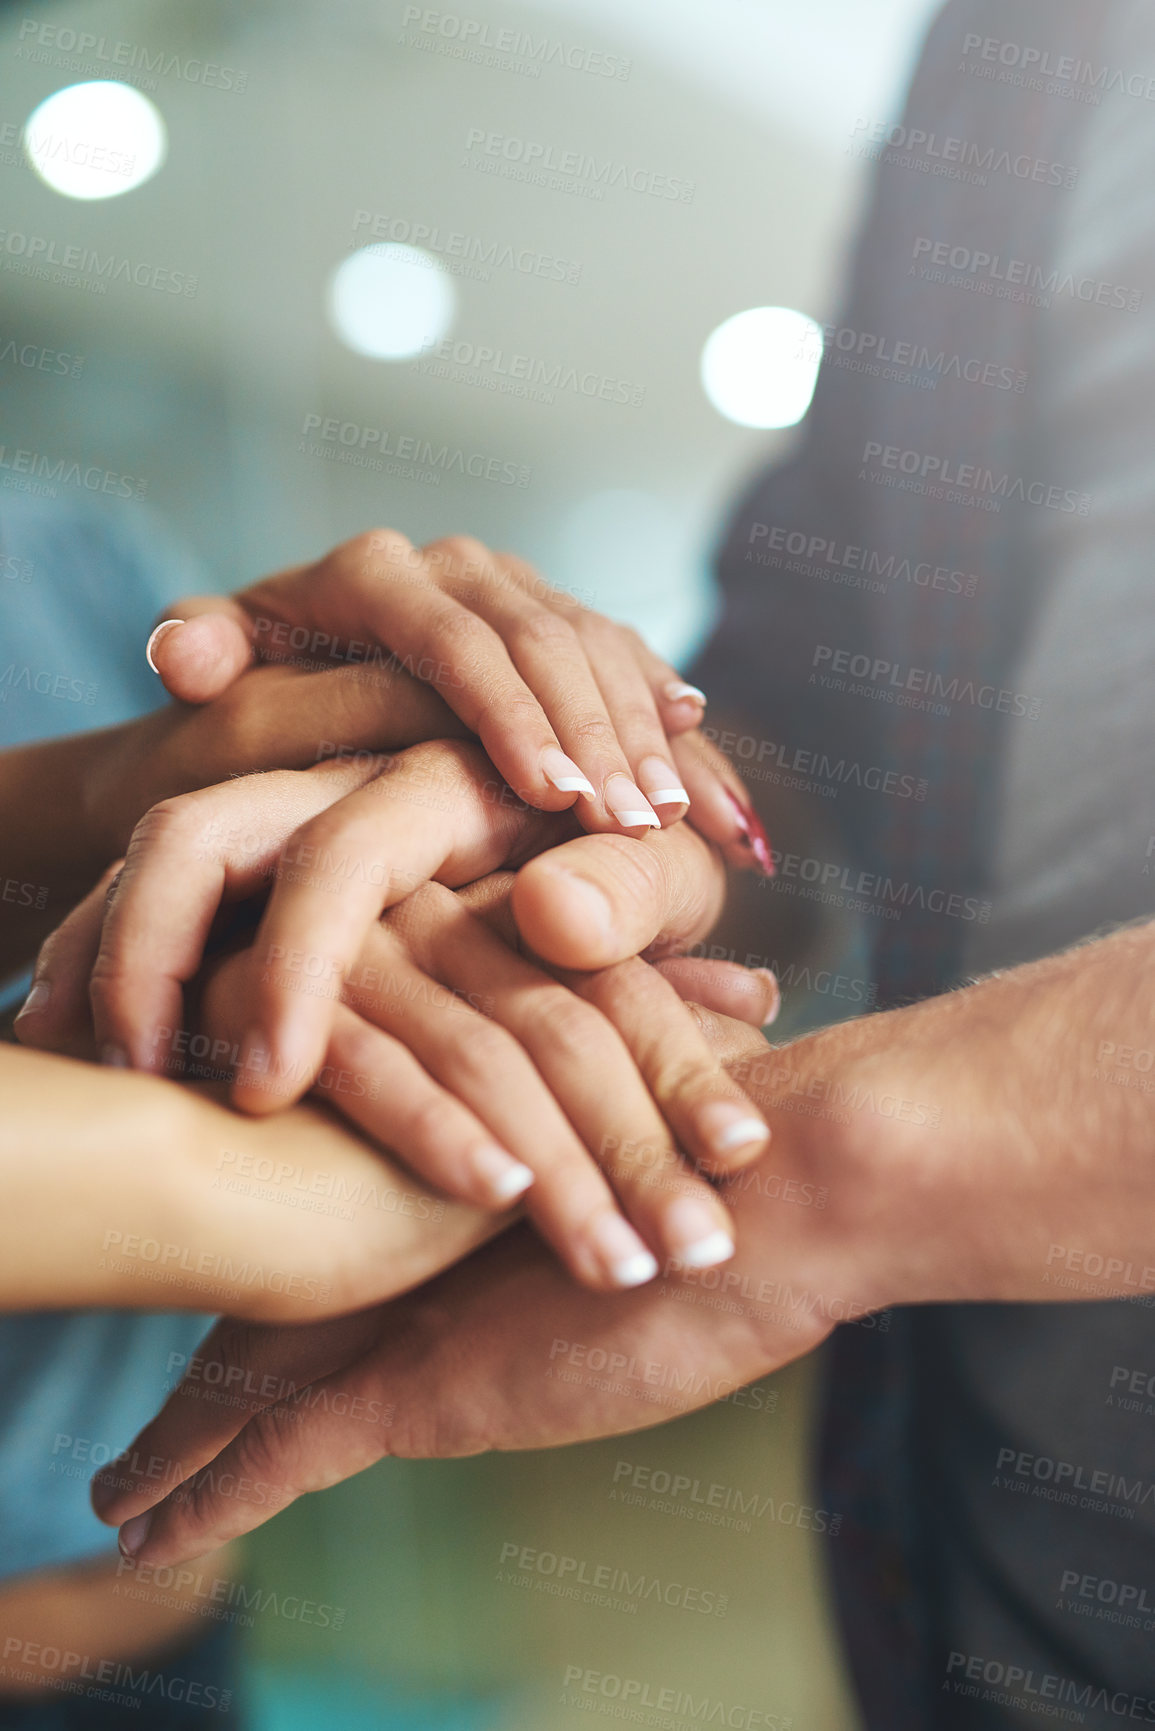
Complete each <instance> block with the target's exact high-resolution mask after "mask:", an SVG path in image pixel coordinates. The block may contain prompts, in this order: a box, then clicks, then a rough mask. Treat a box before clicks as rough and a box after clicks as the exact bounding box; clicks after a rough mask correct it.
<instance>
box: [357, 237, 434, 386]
mask: <svg viewBox="0 0 1155 1731" xmlns="http://www.w3.org/2000/svg"><path fill="white" fill-rule="evenodd" d="M328 310H329V321H330V323H331V324H332V326H333V329H334V330H335V331H336V333H337V335H338V336H339V337H340V339H341V341H342V342H343V343H344V344H345V345H346V347H348V348H350V349H352V350H353V351H354V353H356V354H359V355H368V356H369V357H370V358H371V359H372V360H375V361H403V360H408V359H409V358H410V357H411V356H413V355H417V354H420V353H421V351H422V349H424V348H426V347H428V346H429V344H431V343H436V342H439V341H440V340H441V338H442V337H443V336H445V334H446V332H447V331H448V330H449V328H450V326H451V325H452V323H453V316H454V313H455V312H456V310H457V295H456V293H455V291H454V287H453V280H452V278H451V277H450V275H449V273H448V271H447V270H445V268H444V266H443V265H441V264H440V263H439V262H438V260H437V259H435V258H434V257H433V256H432V254H431V253H427V252H423V251H422V250H421V248H420V247H417V246H401V245H398V244H395V243H393V242H389V243H386V244H382V245H380V246H363V247H359V248H358V250H357V251H356V252H354V253H350V255H349V257H348V258H346V259H343V260H342V261H341V263H340V264H339V265H338V266H337V268H336V270H335V271H334V272H333V275H332V277H331V278H330V281H329V297H328Z"/></svg>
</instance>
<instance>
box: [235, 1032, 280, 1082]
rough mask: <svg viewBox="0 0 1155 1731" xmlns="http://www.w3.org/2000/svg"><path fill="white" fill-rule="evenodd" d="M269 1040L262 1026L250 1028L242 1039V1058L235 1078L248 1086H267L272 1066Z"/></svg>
mask: <svg viewBox="0 0 1155 1731" xmlns="http://www.w3.org/2000/svg"><path fill="white" fill-rule="evenodd" d="M270 1062H271V1060H270V1056H269V1042H268V1040H267V1038H266V1036H265V1034H264V1031H263V1029H261V1028H250V1029H249V1031H248V1033H247V1034H246V1035H245V1037H244V1039H243V1040H242V1041H241V1059H240V1063H239V1064H238V1065H237V1067H236V1071H235V1073H234V1076H233V1080H234V1081H236V1082H240V1083H242V1084H243V1085H244V1086H245V1087H246V1088H259V1087H262V1086H266V1085H267V1083H268V1077H269V1068H270Z"/></svg>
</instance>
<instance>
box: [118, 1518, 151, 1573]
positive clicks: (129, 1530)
mask: <svg viewBox="0 0 1155 1731" xmlns="http://www.w3.org/2000/svg"><path fill="white" fill-rule="evenodd" d="M151 1525H152V1510H151V1509H146V1510H145V1512H144V1514H143V1515H133V1517H132V1519H131V1521H125V1523H124V1525H123V1526H122V1527H121V1529H120V1532H119V1534H118V1536H117V1541H116V1542H117V1544H118V1545H119V1546H120V1554H121V1556H122V1557H127V1558H128V1560H129V1562H131V1561H132V1559H133V1557H135V1556H136V1553H137V1552H138V1551H139V1550H140V1547H141V1546H142V1545H143V1544H144V1541H145V1540H146V1539H147V1538H148V1529H149V1528H150V1527H151Z"/></svg>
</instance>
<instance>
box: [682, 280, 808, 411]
mask: <svg viewBox="0 0 1155 1731" xmlns="http://www.w3.org/2000/svg"><path fill="white" fill-rule="evenodd" d="M822 341H823V338H822V327H821V325H819V324H816V323H815V321H814V320H813V319H812V318H809V317H808V316H807V314H806V313H800V312H795V311H794V309H793V308H792V307H751V308H749V309H748V311H746V312H742V313H735V314H734V316H733V317H732V318H728V319H726V320H725V321H724V322H723V323H722V324H720V325H719V326H718V328H717V329H716V330H714V331H712V332H711V333H710V335H709V336H708V337H707V339H706V342H705V345H704V347H703V349H702V362H701V377H702V389H703V390H704V391H705V393H706V395H707V397H708V398H709V400H710V402H711V403H712V404H713V406H714V407H715V408H716V409H717V411H718V413H719V414H720V415H724V416H725V417H726V419H727V420H728V421H734V422H736V423H737V425H738V426H740V427H793V426H796V425H797V423H798V422H799V421H800V420H801V419H802V417H803V416H804V415H805V413H806V411H807V409H808V408H809V407H810V402H811V398H812V397H813V396H814V387H815V385H816V383H817V382H818V369H819V367H820V365H821V363H822Z"/></svg>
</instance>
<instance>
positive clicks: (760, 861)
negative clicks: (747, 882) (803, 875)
mask: <svg viewBox="0 0 1155 1731" xmlns="http://www.w3.org/2000/svg"><path fill="white" fill-rule="evenodd" d="M723 792H724V793H725V795H726V798H727V799H728V800H729V801H730V804H731V805H732V806H733V808H734V816H735V818H736V819H737V821H738V828H739V829H740V830H741V832H742V840H743V842H744V843H745V845H746V846H747V847H748V848H749V850H750V852H751V853H752V854H753V856H754V863H755V865H756V866H757V867H758V870H759V871H760V872H761V873H762V875H763V877H768V878H772V877H775V876H777V868H776V867H775V864H774V854H773V851H772V850H771V847H770V837H769V836H768V835H767V834H766V831H765V830H764V829H763V828H762V824H761V822H760V820H759V817H758V813H757V812H756V811H755V810H754V809H753V807H752V806H744V805H743V804H742V802H741V800H740V799H739V798H738V797H737V795H736V794H735V793H733V792H732V791H731V789H730V788H728V787H727V788H724V789H723Z"/></svg>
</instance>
